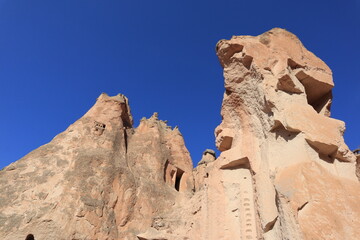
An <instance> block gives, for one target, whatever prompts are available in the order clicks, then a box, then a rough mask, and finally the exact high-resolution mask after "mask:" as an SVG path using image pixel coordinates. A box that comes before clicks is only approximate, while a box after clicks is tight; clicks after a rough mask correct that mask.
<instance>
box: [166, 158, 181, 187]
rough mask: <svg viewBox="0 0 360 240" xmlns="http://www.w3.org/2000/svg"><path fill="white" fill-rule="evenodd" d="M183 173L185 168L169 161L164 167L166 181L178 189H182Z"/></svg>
mask: <svg viewBox="0 0 360 240" xmlns="http://www.w3.org/2000/svg"><path fill="white" fill-rule="evenodd" d="M183 175H184V171H183V170H181V169H180V168H178V167H176V166H174V165H173V164H171V163H169V161H166V163H165V168H164V181H165V182H166V183H167V184H169V185H170V186H172V187H173V188H175V189H176V191H180V190H181V184H182V177H183Z"/></svg>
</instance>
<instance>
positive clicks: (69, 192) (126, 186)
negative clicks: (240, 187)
mask: <svg viewBox="0 0 360 240" xmlns="http://www.w3.org/2000/svg"><path fill="white" fill-rule="evenodd" d="M132 124H133V120H132V116H131V113H130V108H129V105H128V100H127V98H126V97H125V96H123V95H117V96H114V97H109V96H107V95H106V94H102V95H100V97H99V98H98V100H97V102H96V104H95V105H94V106H93V107H92V108H91V109H90V110H89V111H88V112H87V113H86V114H85V115H84V116H83V117H82V118H80V119H79V120H78V121H76V122H75V123H74V124H72V125H71V126H69V128H68V129H67V130H65V131H64V132H63V133H61V134H59V135H58V136H56V137H55V138H54V139H53V140H52V141H51V142H50V143H48V144H46V145H44V146H42V147H40V148H38V149H36V150H34V151H33V152H31V153H29V154H28V155H26V156H25V157H23V158H22V159H20V160H19V161H17V162H15V163H13V164H11V165H10V166H8V167H6V168H5V169H3V170H2V171H1V172H0V183H1V185H0V236H1V237H0V238H1V239H9V240H10V239H11V240H14V239H25V237H26V236H27V235H28V234H33V235H34V236H35V239H44V240H45V239H66V240H68V239H137V235H138V234H141V233H143V232H145V231H146V230H147V229H148V228H151V226H152V225H154V221H155V220H156V221H157V225H160V226H161V227H162V228H166V227H169V226H162V225H163V223H162V222H161V221H160V220H159V218H158V217H159V216H163V215H164V214H166V213H167V212H169V211H171V209H173V208H174V207H175V206H176V205H177V204H179V201H180V200H182V198H183V196H187V195H188V194H190V195H191V193H192V189H193V184H194V183H193V179H192V162H191V159H190V155H189V152H188V151H187V149H186V147H185V145H184V141H183V138H182V136H181V134H180V132H179V130H178V129H171V128H170V127H168V126H167V125H166V124H165V123H164V122H162V121H160V120H158V119H157V117H156V116H155V115H154V116H153V117H151V118H150V119H143V120H142V121H141V123H140V125H139V127H138V128H133V127H132ZM160 219H161V218H160ZM156 221H155V222H156ZM159 221H160V223H159ZM173 221H175V222H176V219H173Z"/></svg>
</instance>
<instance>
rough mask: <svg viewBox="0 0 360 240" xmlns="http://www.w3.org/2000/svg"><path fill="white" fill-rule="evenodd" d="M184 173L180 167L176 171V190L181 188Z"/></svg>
mask: <svg viewBox="0 0 360 240" xmlns="http://www.w3.org/2000/svg"><path fill="white" fill-rule="evenodd" d="M183 174H184V171H182V170H181V169H178V170H177V172H176V179H175V189H176V191H179V190H180V183H181V178H182V176H183Z"/></svg>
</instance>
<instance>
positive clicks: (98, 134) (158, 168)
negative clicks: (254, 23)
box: [0, 28, 360, 240]
mask: <svg viewBox="0 0 360 240" xmlns="http://www.w3.org/2000/svg"><path fill="white" fill-rule="evenodd" d="M216 52H217V55H218V57H219V60H220V63H221V65H222V67H223V68H224V78H225V93H224V98H223V103H222V109H221V115H222V119H223V120H222V122H221V124H220V125H219V126H218V127H217V128H216V129H215V136H216V146H217V148H218V149H219V151H221V154H220V156H219V157H218V158H216V155H215V152H214V151H213V150H210V149H207V150H205V151H204V153H203V155H202V159H201V160H200V162H199V165H198V166H197V167H196V168H195V169H193V167H192V161H191V158H190V155H189V152H188V150H187V149H186V147H185V144H184V140H183V138H182V136H181V133H180V132H179V130H178V129H177V128H174V129H173V128H171V127H169V126H167V124H166V122H165V121H161V120H159V119H158V116H157V114H156V113H155V114H154V115H153V116H152V117H150V118H149V119H145V118H144V119H142V120H141V121H140V124H139V126H138V127H136V128H134V127H133V120H132V116H131V113H130V107H129V104H128V99H127V98H126V97H125V96H123V95H121V94H120V95H117V96H114V97H109V96H108V95H106V94H102V95H100V97H99V98H98V100H97V102H96V103H95V105H94V106H93V107H92V108H91V109H90V110H89V111H88V112H87V113H86V114H85V115H84V116H83V117H82V118H80V119H79V120H78V121H76V122H75V123H74V124H72V125H71V126H70V127H69V128H68V129H67V130H65V131H64V132H63V133H61V134H59V135H58V136H56V137H55V138H54V139H53V140H52V141H51V142H50V143H48V144H46V145H44V146H42V147H40V148H38V149H36V150H34V151H33V152H31V153H29V154H28V155H26V156H25V157H24V158H22V159H20V160H19V161H17V162H15V163H13V164H11V165H9V166H8V167H6V168H4V169H3V170H1V171H0V238H1V239H5V240H10V239H11V240H13V239H25V238H26V239H37V240H42V239H64V240H65V239H66V240H68V239H73V240H75V239H76V240H80V239H84V240H85V239H101V240H103V239H105V240H106V239H108V240H123V239H126V240H158V239H167V240H180V239H181V240H185V239H191V240H195V239H204V240H228V239H265V240H280V239H291V240H297V239H309V240H310V239H326V240H329V239H339V240H340V239H341V240H343V239H357V237H358V236H359V235H360V230H359V228H358V226H359V225H360V206H359V204H358V203H359V202H360V196H359V195H358V192H359V191H360V183H359V181H358V179H357V176H359V170H358V171H356V158H357V161H358V162H359V161H360V160H359V155H358V153H357V152H355V153H357V155H355V154H354V153H353V152H351V151H350V150H349V149H348V147H347V146H346V144H345V142H344V139H343V133H344V131H345V125H344V123H343V122H342V121H340V120H336V119H332V118H330V113H331V112H330V110H331V109H330V107H331V102H332V93H331V91H332V88H333V86H334V83H333V80H332V73H331V70H330V69H329V67H328V66H327V65H326V64H325V63H324V62H323V61H321V60H320V59H319V58H317V57H316V56H315V55H314V54H312V53H311V52H309V51H308V50H306V48H305V47H304V46H303V45H302V44H301V42H300V41H299V39H298V38H297V37H296V36H295V35H293V34H291V33H289V32H287V31H285V30H283V29H277V28H276V29H272V30H270V31H268V32H266V33H264V34H262V35H259V36H256V37H253V36H238V37H233V38H232V39H230V40H221V41H219V43H218V44H217V47H216ZM357 166H359V164H358V165H357Z"/></svg>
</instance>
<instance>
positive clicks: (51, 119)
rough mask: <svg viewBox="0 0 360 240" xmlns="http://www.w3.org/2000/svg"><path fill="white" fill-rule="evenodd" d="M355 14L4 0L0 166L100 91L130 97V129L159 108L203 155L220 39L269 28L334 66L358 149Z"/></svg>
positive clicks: (309, 5) (355, 5)
mask: <svg viewBox="0 0 360 240" xmlns="http://www.w3.org/2000/svg"><path fill="white" fill-rule="evenodd" d="M359 12H360V4H359V0H355V1H354V0H353V1H351V0H349V1H346V3H345V2H344V1H340V0H338V1H336V0H328V1H322V0H320V1H316V0H312V1H307V0H304V1H300V2H299V1H281V0H279V1H277V0H274V1H229V0H222V1H211V0H208V1H200V0H199V1H186V0H184V1H173V0H153V1H147V0H142V1H138V0H131V1H114V0H113V1H106V0H103V1H92V0H86V1H81V0H70V1H68V0H61V1H49V0H43V1H39V0H31V1H25V0H0V90H1V94H0V110H1V118H0V124H1V126H2V130H1V134H0V169H1V168H2V167H4V166H6V165H8V164H10V163H11V162H13V161H15V160H17V159H19V158H21V157H22V156H24V155H25V154H27V153H28V152H30V151H31V150H34V149H35V148H37V147H39V146H41V145H43V144H45V143H47V142H49V141H50V140H51V139H52V138H53V137H54V136H55V135H57V134H58V133H60V132H62V131H64V130H65V129H66V128H67V126H68V125H70V124H71V123H73V122H74V121H76V120H77V119H79V118H80V117H81V116H82V115H83V114H84V113H85V112H86V111H87V110H88V109H89V108H90V107H91V106H92V105H93V104H94V102H95V99H96V98H97V97H98V95H100V93H102V92H106V93H108V94H109V95H115V94H117V93H123V94H125V95H126V96H127V97H128V98H129V100H130V105H131V108H132V113H133V115H134V118H135V126H137V125H138V123H139V120H140V119H141V117H143V116H145V117H150V116H151V115H152V113H153V112H159V117H160V118H161V119H163V120H168V122H169V125H171V126H176V125H178V126H179V128H180V131H181V132H182V134H183V136H184V138H185V142H186V145H187V147H188V149H189V151H190V153H191V156H192V158H193V161H194V162H195V163H196V162H198V161H199V160H200V158H201V154H202V152H203V150H204V149H206V148H213V149H214V148H215V146H214V134H213V132H214V128H215V127H216V126H217V125H218V124H219V123H220V121H221V117H220V107H221V101H222V95H223V91H224V89H223V77H222V69H221V67H220V64H219V63H218V60H217V57H216V54H215V44H216V43H217V41H218V40H220V39H229V38H231V36H232V35H258V34H261V33H263V32H265V31H267V30H270V29H271V28H273V27H282V28H285V29H287V30H289V31H291V32H293V33H294V34H296V35H297V36H298V37H299V38H300V40H301V41H302V42H303V44H304V45H305V46H306V47H307V48H308V49H309V50H310V51H312V52H314V53H315V54H316V55H317V56H318V57H320V58H321V59H323V60H324V61H325V62H326V63H327V64H328V65H329V66H330V68H331V69H332V70H333V74H334V81H335V85H336V86H335V88H334V91H333V93H334V102H333V106H332V117H334V118H338V119H341V120H343V121H345V122H346V124H347V131H346V133H345V140H346V142H347V144H348V145H349V147H350V148H351V149H354V148H356V147H357V146H359V145H360V134H359V133H360V124H359V119H360V111H359V106H360V94H359V91H360V66H359V63H360V61H359V56H360V51H359V43H360V35H359V31H360V30H359V29H360V18H359V15H360V14H359Z"/></svg>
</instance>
